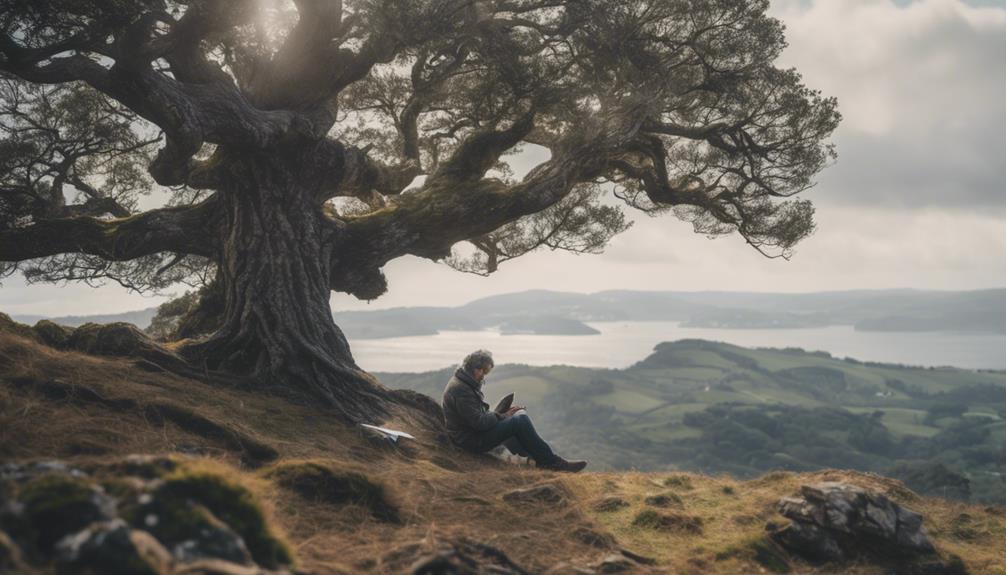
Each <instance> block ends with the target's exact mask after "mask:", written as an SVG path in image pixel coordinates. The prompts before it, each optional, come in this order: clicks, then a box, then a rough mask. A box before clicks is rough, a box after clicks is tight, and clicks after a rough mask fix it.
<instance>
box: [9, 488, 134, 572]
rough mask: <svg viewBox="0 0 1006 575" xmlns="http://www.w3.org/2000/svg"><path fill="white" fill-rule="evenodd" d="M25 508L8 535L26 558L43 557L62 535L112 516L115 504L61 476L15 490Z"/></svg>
mask: <svg viewBox="0 0 1006 575" xmlns="http://www.w3.org/2000/svg"><path fill="white" fill-rule="evenodd" d="M17 499H18V501H19V502H20V503H21V505H23V506H24V511H23V512H22V513H21V514H20V516H19V517H17V518H16V519H14V520H12V521H10V523H11V525H10V533H11V535H12V536H14V538H15V539H18V540H21V541H23V542H24V543H26V544H27V550H28V553H29V554H32V555H34V554H35V552H37V553H38V554H39V556H41V557H45V556H46V555H47V554H48V553H49V551H50V550H51V549H52V546H53V544H55V543H56V541H58V540H59V539H60V538H62V537H63V536H64V535H67V534H70V533H74V532H76V531H79V530H81V529H83V528H84V527H87V526H88V525H90V524H91V523H93V522H95V521H101V520H104V519H109V518H111V517H112V516H113V515H114V511H115V509H114V502H113V501H112V500H111V499H110V498H109V497H108V496H107V495H105V494H104V493H103V492H102V491H101V489H100V488H99V487H97V486H95V485H94V484H92V483H91V482H90V481H88V480H86V479H83V478H79V477H73V476H70V475H63V474H44V475H40V476H38V477H35V478H33V479H31V480H30V481H28V482H27V483H25V484H24V485H23V486H21V487H20V488H19V489H18V490H17Z"/></svg>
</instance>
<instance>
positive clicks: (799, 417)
mask: <svg viewBox="0 0 1006 575" xmlns="http://www.w3.org/2000/svg"><path fill="white" fill-rule="evenodd" d="M450 372H451V370H450V369H445V370H440V371H435V372H427V373H421V374H394V373H384V374H378V377H379V378H380V379H381V380H382V381H383V382H385V383H386V384H389V385H391V386H392V387H406V388H409V389H414V390H416V391H421V392H423V393H426V394H428V395H430V396H432V397H434V398H438V399H439V398H440V396H441V394H442V392H443V388H444V385H445V383H446V382H447V379H448V378H449V377H450ZM485 391H486V397H487V401H489V402H490V404H492V403H495V401H497V400H498V399H499V398H500V397H502V396H503V395H505V394H507V393H509V392H515V393H516V399H515V401H516V402H517V403H518V404H520V405H527V406H528V410H529V413H531V414H532V417H533V418H534V420H535V422H536V423H537V425H538V426H539V428H540V429H541V430H542V434H543V436H548V437H553V438H556V441H557V442H558V444H559V445H560V446H561V447H562V448H563V449H564V450H566V451H568V452H570V453H572V454H573V455H576V456H578V457H581V458H590V459H592V460H593V461H595V462H596V463H597V464H598V465H599V466H602V467H603V468H608V469H629V468H635V469H640V470H659V469H668V468H674V469H684V470H689V471H699V472H703V473H729V474H732V475H735V476H738V477H754V476H757V475H759V474H761V473H764V472H766V471H769V470H773V469H785V470H790V471H812V470H816V469H823V468H832V467H834V468H852V469H858V470H862V471H873V472H882V473H888V474H893V475H895V476H898V477H901V478H903V479H905V480H906V481H909V485H910V486H913V488H915V489H918V490H920V491H923V492H930V493H938V494H942V495H948V494H949V495H956V496H958V497H966V496H970V497H972V498H974V499H977V500H981V501H988V502H996V503H998V504H1006V448H1004V444H1006V371H999V372H991V371H968V370H962V369H955V368H921V367H910V366H902V365H893V364H881V363H873V362H860V361H856V360H854V359H838V358H834V357H832V356H830V355H829V354H828V353H826V352H807V351H804V350H802V349H795V348H794V349H747V348H743V347H738V346H734V345H729V344H725V343H717V342H709V341H702V340H681V341H675V342H667V343H661V344H659V345H657V346H656V348H655V350H654V352H653V353H652V354H651V355H650V356H648V357H646V358H645V359H643V360H642V361H640V362H638V363H636V364H635V365H633V366H632V367H630V368H628V369H621V370H615V369H590V368H580V367H570V366H552V367H531V366H524V365H501V366H497V368H496V369H494V370H493V373H492V375H491V376H490V377H489V379H488V380H487V384H486V388H485ZM940 466H942V467H940ZM964 484H966V487H964V486H963V485H964Z"/></svg>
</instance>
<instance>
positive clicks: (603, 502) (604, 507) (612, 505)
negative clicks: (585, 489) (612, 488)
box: [593, 495, 629, 513]
mask: <svg viewBox="0 0 1006 575" xmlns="http://www.w3.org/2000/svg"><path fill="white" fill-rule="evenodd" d="M628 506H629V502H628V501H626V500H625V499H622V498H621V497H618V496H617V495H612V496H609V497H605V498H603V499H598V500H597V501H595V502H594V503H593V507H594V511H600V512H601V513H611V512H613V511H618V510H619V509H621V508H623V507H628Z"/></svg>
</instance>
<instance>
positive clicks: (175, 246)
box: [0, 197, 218, 262]
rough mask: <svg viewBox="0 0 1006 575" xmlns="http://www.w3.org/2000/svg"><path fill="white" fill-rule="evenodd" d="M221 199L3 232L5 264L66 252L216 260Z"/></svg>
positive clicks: (48, 222)
mask: <svg viewBox="0 0 1006 575" xmlns="http://www.w3.org/2000/svg"><path fill="white" fill-rule="evenodd" d="M215 207H216V199H215V197H211V198H210V199H208V200H206V201H203V202H201V203H199V204H196V205H194V206H185V207H174V208H161V209H156V210H150V211H148V212H144V213H141V214H137V215H135V216H130V217H128V218H118V219H112V220H103V219H98V218H95V217H88V216H81V217H71V218H60V219H51V220H41V221H38V222H36V223H34V224H31V225H29V226H27V227H24V228H14V229H8V230H3V231H0V261H5V262H17V261H24V260H30V259H34V258H41V257H46V256H52V255H57V254H63V253H84V254H89V255H95V256H100V257H102V258H104V259H106V260H112V261H124V260H132V259H136V258H139V257H142V256H146V255H150V254H155V253H159V252H176V253H182V254H192V255H200V256H205V257H213V256H214V255H215V253H214V246H215V245H216V243H217V238H215V237H214V236H213V235H212V233H211V231H212V230H213V229H214V221H215V219H216V218H217V217H218V216H217V213H216V209H215Z"/></svg>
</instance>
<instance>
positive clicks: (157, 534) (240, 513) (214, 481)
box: [0, 457, 293, 575]
mask: <svg viewBox="0 0 1006 575" xmlns="http://www.w3.org/2000/svg"><path fill="white" fill-rule="evenodd" d="M292 563H293V556H292V553H291V552H290V551H289V549H288V548H287V546H286V544H285V543H283V541H282V540H281V539H279V538H277V537H276V535H275V534H274V533H273V531H272V529H271V528H270V527H269V525H268V524H267V522H266V519H265V515H264V514H263V513H262V511H261V509H260V508H259V507H258V505H257V503H256V499H255V497H254V496H253V494H252V493H251V492H249V491H248V490H247V489H246V488H245V487H243V486H242V485H240V484H239V483H236V482H234V481H232V480H231V479H229V478H227V477H226V476H225V475H223V474H217V473H213V472H210V471H207V470H205V469H189V468H187V467H186V466H185V465H184V464H182V463H179V462H178V461H176V460H174V459H170V458H164V457H130V458H126V459H124V460H121V461H117V462H114V463H104V464H96V465H95V466H94V467H93V468H91V469H88V470H86V471H85V470H83V469H78V468H75V467H71V466H69V465H67V464H64V463H61V462H58V461H48V462H36V463H24V464H5V465H2V466H0V571H3V572H7V570H6V569H14V571H15V572H16V571H18V570H21V571H24V572H33V570H41V571H46V572H48V571H49V570H53V569H54V570H56V571H58V572H61V573H63V572H66V573H135V574H149V575H178V574H181V573H191V574H196V573H229V574H231V573H232V574H239V573H240V574H243V575H266V574H274V575H281V574H289V573H290V566H291V565H292Z"/></svg>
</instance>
